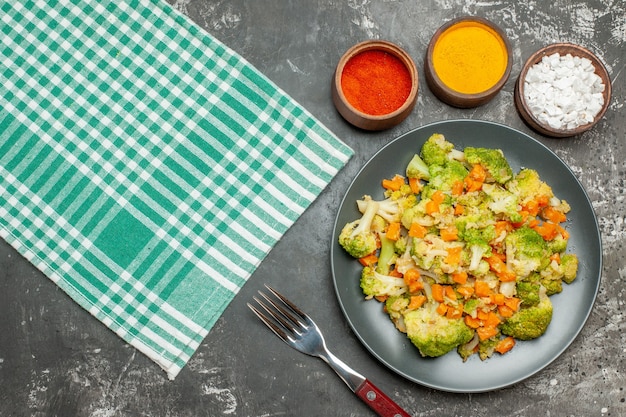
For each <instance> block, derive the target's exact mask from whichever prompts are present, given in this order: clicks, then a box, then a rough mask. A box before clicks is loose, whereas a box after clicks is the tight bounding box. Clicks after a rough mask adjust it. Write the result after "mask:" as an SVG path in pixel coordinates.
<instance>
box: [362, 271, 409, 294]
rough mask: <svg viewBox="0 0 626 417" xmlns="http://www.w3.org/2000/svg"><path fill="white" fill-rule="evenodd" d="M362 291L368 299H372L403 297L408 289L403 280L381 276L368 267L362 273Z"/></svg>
mask: <svg viewBox="0 0 626 417" xmlns="http://www.w3.org/2000/svg"><path fill="white" fill-rule="evenodd" d="M361 289H362V290H363V294H365V295H366V296H367V298H371V297H384V296H394V295H401V294H404V293H405V292H406V291H407V289H408V288H407V286H406V284H405V283H404V280H403V279H402V278H396V277H391V276H389V275H383V274H379V273H378V272H376V269H375V268H373V267H371V266H366V267H364V268H363V272H362V273H361Z"/></svg>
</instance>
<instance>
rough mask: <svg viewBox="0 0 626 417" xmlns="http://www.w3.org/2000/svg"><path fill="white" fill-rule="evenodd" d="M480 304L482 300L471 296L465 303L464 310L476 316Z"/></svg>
mask: <svg viewBox="0 0 626 417" xmlns="http://www.w3.org/2000/svg"><path fill="white" fill-rule="evenodd" d="M478 306H480V300H479V299H478V298H470V299H469V300H467V301H466V302H465V304H463V312H465V314H469V315H470V316H472V317H475V315H476V309H477V308H478Z"/></svg>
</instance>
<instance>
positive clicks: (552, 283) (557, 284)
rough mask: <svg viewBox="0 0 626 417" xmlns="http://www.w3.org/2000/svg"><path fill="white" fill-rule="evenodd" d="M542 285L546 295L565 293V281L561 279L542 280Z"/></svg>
mask: <svg viewBox="0 0 626 417" xmlns="http://www.w3.org/2000/svg"><path fill="white" fill-rule="evenodd" d="M541 285H542V286H543V288H544V289H545V291H546V295H548V296H550V295H554V294H558V293H560V292H561V291H563V280H562V279H561V278H557V279H545V278H544V279H542V280H541Z"/></svg>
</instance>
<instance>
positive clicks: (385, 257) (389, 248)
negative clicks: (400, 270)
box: [376, 232, 397, 275]
mask: <svg viewBox="0 0 626 417" xmlns="http://www.w3.org/2000/svg"><path fill="white" fill-rule="evenodd" d="M378 236H379V240H380V252H379V254H378V263H377V264H376V272H378V273H379V274H382V275H389V272H390V271H391V265H393V264H394V263H395V260H396V258H397V255H396V251H395V242H394V241H393V240H391V239H388V238H387V236H386V235H385V233H382V232H380V233H379V234H378Z"/></svg>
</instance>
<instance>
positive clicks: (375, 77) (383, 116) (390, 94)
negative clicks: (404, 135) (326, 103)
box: [332, 40, 418, 130]
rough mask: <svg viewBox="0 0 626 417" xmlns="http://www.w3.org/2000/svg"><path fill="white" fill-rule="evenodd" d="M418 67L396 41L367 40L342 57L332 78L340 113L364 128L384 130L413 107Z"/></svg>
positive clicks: (396, 122) (355, 124)
mask: <svg viewBox="0 0 626 417" xmlns="http://www.w3.org/2000/svg"><path fill="white" fill-rule="evenodd" d="M417 90H418V75H417V67H416V66H415V63H414V62H413V59H411V57H410V56H409V54H408V53H406V52H405V51H404V50H403V49H402V48H400V47H399V46H398V45H396V44H394V43H392V42H388V41H383V40H368V41H364V42H361V43H359V44H357V45H354V46H353V47H352V48H350V49H348V50H347V51H346V53H345V54H344V55H343V56H342V57H341V59H340V60H339V63H338V64H337V68H336V70H335V74H334V77H333V81H332V97H333V103H334V104H335V107H336V108H337V110H338V111H339V114H341V116H342V117H343V118H344V119H346V120H347V121H348V122H349V123H351V124H352V125H354V126H356V127H358V128H361V129H364V130H384V129H388V128H391V127H393V126H395V125H397V124H398V123H400V122H401V121H403V120H404V119H405V118H406V117H407V116H408V115H409V114H410V113H411V111H412V110H413V108H414V107H415V102H416V99H417Z"/></svg>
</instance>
